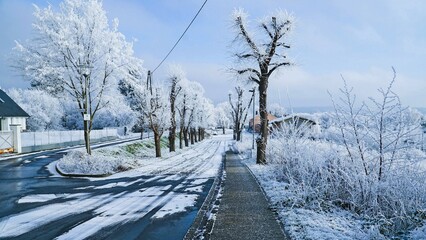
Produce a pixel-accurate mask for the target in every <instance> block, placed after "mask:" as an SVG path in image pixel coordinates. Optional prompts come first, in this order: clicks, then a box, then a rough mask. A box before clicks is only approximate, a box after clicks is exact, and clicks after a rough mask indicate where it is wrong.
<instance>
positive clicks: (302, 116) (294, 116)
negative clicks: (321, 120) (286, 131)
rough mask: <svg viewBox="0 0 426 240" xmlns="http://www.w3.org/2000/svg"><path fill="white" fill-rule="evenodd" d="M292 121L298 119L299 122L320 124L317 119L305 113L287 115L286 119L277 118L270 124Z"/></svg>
mask: <svg viewBox="0 0 426 240" xmlns="http://www.w3.org/2000/svg"><path fill="white" fill-rule="evenodd" d="M291 119H298V120H303V121H308V122H311V123H313V124H318V120H317V119H315V118H314V117H312V116H311V115H309V114H303V113H298V114H291V115H287V116H284V117H280V118H276V119H274V120H272V121H270V122H269V123H270V124H272V123H275V122H286V121H289V120H291Z"/></svg>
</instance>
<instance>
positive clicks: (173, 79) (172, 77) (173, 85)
mask: <svg viewBox="0 0 426 240" xmlns="http://www.w3.org/2000/svg"><path fill="white" fill-rule="evenodd" d="M169 71H170V73H169V81H170V92H169V101H170V128H169V150H170V152H174V151H176V128H177V123H176V98H177V97H178V95H179V93H180V91H181V89H182V87H181V85H180V84H179V82H180V81H181V80H182V79H183V78H185V74H184V72H183V70H182V69H181V68H180V67H178V66H172V67H171V68H170V70H169Z"/></svg>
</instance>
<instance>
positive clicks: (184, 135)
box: [183, 128, 189, 147]
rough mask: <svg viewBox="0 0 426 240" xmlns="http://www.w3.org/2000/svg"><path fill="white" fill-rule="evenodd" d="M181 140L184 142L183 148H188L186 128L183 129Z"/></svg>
mask: <svg viewBox="0 0 426 240" xmlns="http://www.w3.org/2000/svg"><path fill="white" fill-rule="evenodd" d="M183 140H184V141H185V147H188V146H189V139H188V128H185V129H184V130H183Z"/></svg>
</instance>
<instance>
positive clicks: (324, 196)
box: [237, 137, 426, 239]
mask: <svg viewBox="0 0 426 240" xmlns="http://www.w3.org/2000/svg"><path fill="white" fill-rule="evenodd" d="M245 139H246V141H247V139H248V138H247V137H246V138H245ZM249 143H250V142H249ZM237 146H238V148H239V150H240V152H244V148H246V149H247V148H251V145H250V144H247V142H246V144H244V143H238V144H237ZM403 153H404V159H407V160H406V161H411V160H410V159H418V158H419V157H422V156H423V157H424V153H421V152H418V151H417V150H415V149H414V150H413V151H409V152H403ZM267 156H268V164H267V165H256V164H255V160H254V158H251V159H249V160H247V161H246V164H247V165H248V167H249V168H250V169H251V171H252V172H253V173H254V174H255V175H256V178H257V179H258V181H259V182H260V184H261V185H262V187H263V189H264V190H265V192H266V194H267V196H268V197H269V199H270V202H271V204H272V205H273V206H274V207H276V208H277V210H278V213H279V216H280V219H281V221H282V222H283V225H284V226H285V229H286V231H287V232H288V233H289V234H290V236H291V237H292V238H293V239H388V238H397V239H398V238H403V239H426V234H425V233H426V230H425V229H426V227H425V225H426V224H425V223H426V222H425V220H426V214H425V210H426V207H425V204H426V202H425V201H424V199H425V198H426V191H425V190H426V188H425V187H424V186H425V179H426V175H425V172H424V171H422V170H421V168H419V164H418V162H416V161H413V162H411V163H409V164H405V163H404V162H401V161H400V162H398V163H395V166H394V167H393V169H390V170H389V175H388V178H387V179H386V181H385V180H383V181H381V182H374V184H371V181H372V180H374V179H367V178H365V177H362V174H359V169H357V167H356V166H354V165H353V164H350V162H349V161H347V159H346V157H347V156H346V155H345V149H344V148H343V146H339V145H336V144H334V143H331V142H325V141H319V140H317V141H315V140H310V139H300V138H293V139H287V140H285V139H270V140H269V142H268V153H267ZM419 169H420V170H419ZM357 172H358V173H357ZM390 174H392V175H390ZM360 184H362V186H361V189H359V186H360ZM363 194H364V196H363ZM363 197H365V198H364V199H367V200H368V199H371V200H370V201H365V200H364V199H363ZM393 210H395V212H391V211H393Z"/></svg>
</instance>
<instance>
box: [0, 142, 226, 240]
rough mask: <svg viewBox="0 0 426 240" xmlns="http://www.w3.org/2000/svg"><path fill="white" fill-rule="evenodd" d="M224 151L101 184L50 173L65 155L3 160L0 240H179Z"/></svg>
mask: <svg viewBox="0 0 426 240" xmlns="http://www.w3.org/2000/svg"><path fill="white" fill-rule="evenodd" d="M224 145H225V142H224V141H223V140H215V139H213V140H206V141H204V142H202V143H199V144H198V145H197V146H195V147H193V148H192V149H190V150H188V151H185V152H182V153H180V154H177V155H175V156H173V157H172V158H170V159H159V160H158V162H156V163H155V164H154V163H150V164H147V165H146V166H145V167H142V168H140V169H137V170H134V171H130V172H129V173H128V174H127V173H119V174H116V175H113V176H111V177H107V178H103V179H89V178H64V177H60V176H57V175H55V174H52V173H51V171H52V170H50V171H49V169H48V168H50V169H52V166H53V164H51V163H52V162H53V161H55V160H57V159H59V158H61V157H62V156H63V155H64V154H65V153H66V150H55V151H47V152H40V153H37V154H33V155H29V156H23V157H18V158H13V159H9V160H4V161H0V239H9V238H11V239H12V238H13V239H55V238H57V239H182V238H183V237H184V235H185V233H186V231H187V230H188V228H189V227H190V225H191V223H192V221H193V220H194V218H195V216H196V214H197V211H198V209H199V208H200V206H201V205H202V203H203V201H204V199H205V197H206V195H207V193H208V191H209V189H210V186H211V184H212V183H213V181H214V176H215V175H216V174H217V169H219V167H218V166H219V165H220V163H221V153H222V150H223V148H224ZM215 168H217V169H215Z"/></svg>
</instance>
